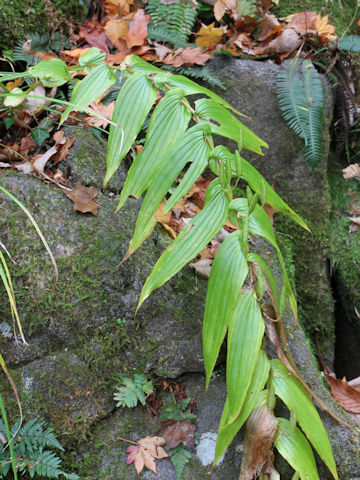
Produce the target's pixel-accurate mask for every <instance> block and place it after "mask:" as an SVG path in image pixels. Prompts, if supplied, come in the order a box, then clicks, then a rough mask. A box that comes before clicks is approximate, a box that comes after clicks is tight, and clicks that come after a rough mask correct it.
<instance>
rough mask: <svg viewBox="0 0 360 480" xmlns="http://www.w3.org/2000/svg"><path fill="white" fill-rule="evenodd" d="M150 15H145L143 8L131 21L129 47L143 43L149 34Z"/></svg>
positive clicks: (128, 36) (127, 42)
mask: <svg viewBox="0 0 360 480" xmlns="http://www.w3.org/2000/svg"><path fill="white" fill-rule="evenodd" d="M149 23H150V15H145V11H144V9H142V8H139V10H137V11H136V13H135V15H134V18H133V19H132V22H131V23H130V27H129V32H128V35H127V40H126V44H127V46H128V47H129V48H131V47H137V46H141V45H143V43H144V42H145V39H146V37H147V34H148V28H147V26H148V24H149Z"/></svg>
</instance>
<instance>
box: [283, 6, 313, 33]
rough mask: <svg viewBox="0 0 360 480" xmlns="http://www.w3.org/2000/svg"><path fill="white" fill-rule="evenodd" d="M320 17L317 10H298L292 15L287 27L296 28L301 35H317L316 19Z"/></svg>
mask: <svg viewBox="0 0 360 480" xmlns="http://www.w3.org/2000/svg"><path fill="white" fill-rule="evenodd" d="M317 17H318V14H317V13H316V12H298V13H295V14H294V15H292V16H291V20H290V22H289V23H288V26H287V28H292V29H294V30H295V31H296V32H297V33H298V34H299V35H300V36H302V37H303V36H304V35H309V34H313V35H316V33H317V29H316V26H315V21H316V19H317Z"/></svg>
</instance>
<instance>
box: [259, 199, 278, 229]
mask: <svg viewBox="0 0 360 480" xmlns="http://www.w3.org/2000/svg"><path fill="white" fill-rule="evenodd" d="M262 208H263V209H264V210H265V212H266V213H267V215H268V217H269V218H270V222H271V225H274V215H276V214H277V213H279V210H276V208H273V207H272V206H271V205H269V204H268V203H265V205H263V207H262Z"/></svg>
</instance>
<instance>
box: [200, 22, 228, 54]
mask: <svg viewBox="0 0 360 480" xmlns="http://www.w3.org/2000/svg"><path fill="white" fill-rule="evenodd" d="M214 25H215V23H214V22H213V23H211V24H210V25H207V26H206V27H205V26H202V27H201V28H200V30H199V32H198V34H197V37H196V39H195V43H196V45H199V47H203V48H208V47H215V46H216V45H217V44H218V43H220V41H221V37H222V36H223V33H224V32H223V30H222V29H221V28H214Z"/></svg>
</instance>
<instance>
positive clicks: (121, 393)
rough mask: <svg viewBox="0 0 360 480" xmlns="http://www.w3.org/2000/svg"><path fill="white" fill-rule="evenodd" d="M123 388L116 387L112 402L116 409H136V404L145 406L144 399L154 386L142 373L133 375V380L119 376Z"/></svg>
mask: <svg viewBox="0 0 360 480" xmlns="http://www.w3.org/2000/svg"><path fill="white" fill-rule="evenodd" d="M120 380H121V383H122V384H123V386H121V387H116V389H117V392H115V393H114V400H116V401H117V404H116V406H117V407H128V408H133V407H136V405H137V404H138V402H140V403H141V404H142V405H145V400H146V397H147V396H148V395H149V394H150V393H151V392H152V391H153V389H154V385H153V383H152V382H151V381H149V380H148V379H147V378H146V377H145V375H144V374H143V373H135V376H134V380H132V379H131V378H129V377H125V376H124V375H121V376H120Z"/></svg>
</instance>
